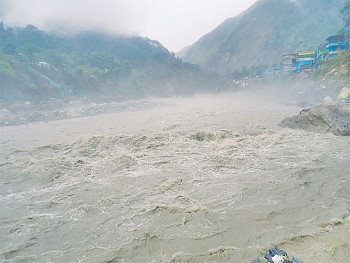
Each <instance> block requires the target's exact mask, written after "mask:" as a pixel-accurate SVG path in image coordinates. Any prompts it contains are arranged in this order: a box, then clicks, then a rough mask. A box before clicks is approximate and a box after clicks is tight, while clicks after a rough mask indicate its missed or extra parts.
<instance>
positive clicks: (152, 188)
mask: <svg viewBox="0 0 350 263" xmlns="http://www.w3.org/2000/svg"><path fill="white" fill-rule="evenodd" d="M150 100H151V101H152V102H154V105H155V106H154V107H149V108H147V109H143V110H142V109H140V108H138V109H129V110H127V109H125V110H123V111H120V112H116V113H109V114H104V115H98V116H91V117H84V118H75V119H67V120H59V121H49V122H39V123H31V124H27V125H20V126H7V127H1V128H0V132H1V133H0V147H1V156H0V173H1V177H0V180H1V184H0V261H1V262H248V263H249V262H250V261H251V260H253V259H254V258H255V257H256V256H258V255H259V254H260V253H262V252H264V251H265V250H266V249H267V248H270V247H271V246H273V245H278V246H280V247H281V248H282V249H284V250H285V251H287V253H288V254H290V255H294V256H295V257H298V258H300V259H303V260H304V262H318V263H323V262H324V263H326V262H327V263H329V262H339V263H346V262H350V138H348V137H338V136H334V135H332V134H315V133H310V132H305V131H300V130H291V129H286V128H281V127H279V126H278V125H277V124H278V123H279V122H280V121H282V120H283V119H284V118H285V117H288V116H291V115H294V114H298V111H299V108H297V107H294V106H282V105H279V104H277V103H270V102H266V101H262V100H260V99H259V100H258V99H254V98H252V97H249V96H244V95H238V94H225V95H213V96H209V95H208V96H198V97H192V98H181V99H180V98H177V99H150ZM134 103H135V102H134Z"/></svg>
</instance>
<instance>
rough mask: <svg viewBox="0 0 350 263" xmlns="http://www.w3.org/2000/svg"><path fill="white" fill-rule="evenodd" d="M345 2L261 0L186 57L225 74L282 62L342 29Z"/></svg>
mask: <svg viewBox="0 0 350 263" xmlns="http://www.w3.org/2000/svg"><path fill="white" fill-rule="evenodd" d="M342 4H343V3H342V0H259V1H257V2H256V3H255V4H254V5H253V6H251V7H250V8H249V9H248V10H246V11H245V12H244V13H242V14H240V15H238V16H236V17H233V18H230V19H227V20H226V21H224V22H223V23H222V24H221V25H219V26H218V27H217V28H216V29H214V30H213V31H212V32H210V33H208V34H207V35H205V36H203V37H202V38H201V39H200V40H198V41H197V42H196V43H195V44H193V45H192V46H191V48H190V49H189V50H188V51H187V52H186V55H185V56H184V61H188V62H191V63H196V64H200V65H201V67H202V68H204V69H206V70H210V71H219V72H221V73H230V72H232V71H234V70H239V69H241V68H242V67H251V66H253V65H266V64H274V63H280V62H281V56H282V55H283V54H284V53H289V52H295V51H297V50H303V49H310V48H311V49H314V48H316V47H317V46H318V45H319V44H320V43H323V42H324V40H325V38H326V37H327V36H328V35H330V34H335V33H337V32H338V31H340V30H341V29H342V27H343V20H342V17H341V14H340V11H339V10H340V9H341V6H342Z"/></svg>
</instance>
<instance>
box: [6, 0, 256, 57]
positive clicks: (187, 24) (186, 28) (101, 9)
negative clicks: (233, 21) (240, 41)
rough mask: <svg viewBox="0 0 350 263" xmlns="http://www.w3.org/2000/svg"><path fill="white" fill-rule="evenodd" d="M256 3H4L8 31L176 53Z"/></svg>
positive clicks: (80, 0) (63, 0)
mask: <svg viewBox="0 0 350 263" xmlns="http://www.w3.org/2000/svg"><path fill="white" fill-rule="evenodd" d="M255 1H256V0H0V20H2V21H3V22H4V23H5V26H25V25H27V24H33V25H35V26H37V27H39V28H40V29H43V30H59V31H61V33H62V32H76V31H79V30H85V29H93V30H103V31H106V32H113V33H127V34H130V33H131V34H133V33H138V34H140V35H142V36H147V37H149V38H151V39H156V40H159V41H160V42H161V43H162V44H163V45H165V46H166V47H167V48H169V49H170V50H172V51H179V50H180V49H181V48H183V47H185V46H187V45H189V44H192V43H193V42H195V41H196V40H198V39H199V38H200V37H201V36H203V35H204V34H206V33H208V32H209V31H211V30H212V29H214V28H215V27H216V26H218V25H219V24H220V23H221V22H222V21H224V20H225V19H226V18H229V17H232V16H235V15H237V14H239V13H240V12H242V11H243V10H245V9H246V8H248V7H249V6H250V5H252V4H253V3H254V2H255Z"/></svg>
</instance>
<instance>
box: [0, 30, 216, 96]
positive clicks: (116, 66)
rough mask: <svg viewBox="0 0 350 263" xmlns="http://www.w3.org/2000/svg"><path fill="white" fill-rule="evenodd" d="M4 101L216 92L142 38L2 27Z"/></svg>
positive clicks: (0, 48) (194, 72) (193, 67)
mask: <svg viewBox="0 0 350 263" xmlns="http://www.w3.org/2000/svg"><path fill="white" fill-rule="evenodd" d="M0 38H1V43H0V78H1V82H2V85H1V92H0V100H1V101H12V100H18V99H19V100H45V99H48V98H62V97H69V96H100V95H106V96H110V95H111V96H112V95H113V96H116V97H139V96H147V95H160V96H165V95H171V94H182V93H192V92H194V91H195V90H196V89H198V88H200V89H205V88H206V87H209V86H210V84H209V83H210V81H209V80H208V79H206V77H205V75H204V74H203V73H202V72H201V70H200V69H199V67H198V66H196V65H192V64H189V63H183V62H182V60H181V59H180V58H178V57H175V54H174V53H172V52H169V50H168V49H167V48H165V47H164V46H163V45H162V44H161V43H159V42H158V41H156V40H151V39H149V38H146V37H140V36H111V35H107V34H104V33H98V32H82V33H79V34H77V35H74V36H66V37H62V36H60V37H59V36H56V35H54V34H49V33H47V32H44V31H41V30H39V29H38V28H36V27H35V26H33V25H28V26H26V27H19V28H10V27H9V28H5V26H4V24H3V23H1V24H0Z"/></svg>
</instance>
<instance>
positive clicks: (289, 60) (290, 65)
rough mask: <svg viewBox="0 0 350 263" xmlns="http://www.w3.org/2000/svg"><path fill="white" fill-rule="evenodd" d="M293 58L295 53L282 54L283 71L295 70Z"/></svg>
mask: <svg viewBox="0 0 350 263" xmlns="http://www.w3.org/2000/svg"><path fill="white" fill-rule="evenodd" d="M295 59H296V54H285V55H283V56H282V65H283V71H287V72H291V71H295V66H294V63H295Z"/></svg>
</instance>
